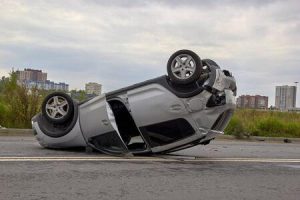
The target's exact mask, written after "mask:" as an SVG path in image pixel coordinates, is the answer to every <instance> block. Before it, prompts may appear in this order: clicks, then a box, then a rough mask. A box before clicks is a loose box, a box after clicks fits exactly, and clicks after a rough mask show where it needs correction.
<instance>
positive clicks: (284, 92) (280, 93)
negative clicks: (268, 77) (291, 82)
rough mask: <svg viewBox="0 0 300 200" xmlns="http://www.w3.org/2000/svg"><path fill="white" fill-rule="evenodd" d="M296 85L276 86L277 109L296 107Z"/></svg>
mask: <svg viewBox="0 0 300 200" xmlns="http://www.w3.org/2000/svg"><path fill="white" fill-rule="evenodd" d="M296 95H297V87H296V86H288V85H283V86H276V93H275V107H276V108H277V109H279V110H288V109H291V108H295V107H296Z"/></svg>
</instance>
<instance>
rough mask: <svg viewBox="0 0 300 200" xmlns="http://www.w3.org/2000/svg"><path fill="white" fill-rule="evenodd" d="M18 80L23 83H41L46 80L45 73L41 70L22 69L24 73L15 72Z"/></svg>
mask: <svg viewBox="0 0 300 200" xmlns="http://www.w3.org/2000/svg"><path fill="white" fill-rule="evenodd" d="M17 76H18V80H19V81H20V82H23V81H41V82H44V81H46V80H47V73H44V72H42V70H36V69H29V68H28V69H26V68H25V69H24V71H19V70H18V71H17Z"/></svg>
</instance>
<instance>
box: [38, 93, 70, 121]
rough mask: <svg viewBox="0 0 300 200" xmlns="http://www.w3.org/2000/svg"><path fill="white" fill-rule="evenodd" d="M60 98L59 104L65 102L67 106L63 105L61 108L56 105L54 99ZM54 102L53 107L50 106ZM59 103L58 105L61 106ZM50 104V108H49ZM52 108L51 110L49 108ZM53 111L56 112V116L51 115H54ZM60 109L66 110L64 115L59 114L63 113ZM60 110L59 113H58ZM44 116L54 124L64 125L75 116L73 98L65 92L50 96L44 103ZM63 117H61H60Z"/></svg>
mask: <svg viewBox="0 0 300 200" xmlns="http://www.w3.org/2000/svg"><path fill="white" fill-rule="evenodd" d="M56 97H57V98H58V102H59V103H61V102H60V101H61V100H63V102H64V103H66V105H63V104H61V107H60V106H59V105H54V104H55V103H54V99H55V98H56ZM52 101H53V103H52V104H53V105H51V106H49V105H50V104H51V102H52ZM59 103H58V104H59ZM47 104H48V107H47ZM49 107H51V109H50V108H49ZM53 109H54V110H55V109H56V110H55V111H56V113H57V114H56V115H54V116H51V114H54V112H53ZM59 109H64V110H63V111H64V114H61V113H59V112H62V110H59ZM58 110H59V112H57V111H58ZM42 115H43V116H44V117H45V118H46V119H47V120H48V121H49V122H50V123H53V124H63V123H65V122H66V121H68V120H69V119H71V118H72V117H73V115H74V102H73V100H72V98H71V97H70V96H69V95H67V94H66V93H63V92H53V93H51V94H49V95H48V96H47V97H46V98H45V99H44V101H43V103H42ZM60 115H61V116H60Z"/></svg>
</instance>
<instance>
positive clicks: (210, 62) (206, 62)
mask: <svg viewBox="0 0 300 200" xmlns="http://www.w3.org/2000/svg"><path fill="white" fill-rule="evenodd" d="M202 64H203V66H208V67H210V66H215V67H217V68H218V69H220V66H219V65H218V64H217V63H216V62H215V61H213V60H211V59H203V60H202Z"/></svg>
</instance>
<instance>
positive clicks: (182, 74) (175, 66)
mask: <svg viewBox="0 0 300 200" xmlns="http://www.w3.org/2000/svg"><path fill="white" fill-rule="evenodd" d="M167 71H168V76H169V77H170V79H171V82H172V83H175V84H189V83H192V82H194V81H196V80H197V79H198V78H199V76H200V74H201V72H202V62H201V59H200V57H199V56H198V55H197V54H196V53H194V52H193V51H190V50H179V51H177V52H175V53H174V54H172V55H171V57H170V58H169V60H168V64H167Z"/></svg>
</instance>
